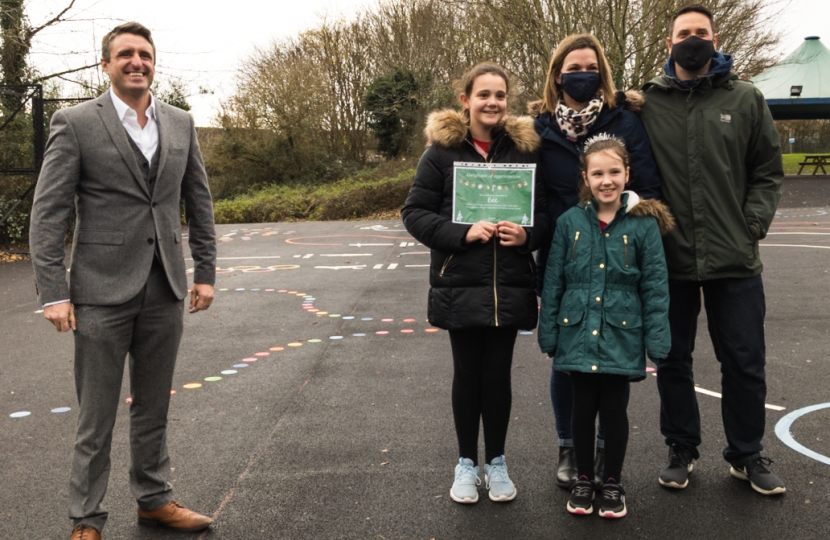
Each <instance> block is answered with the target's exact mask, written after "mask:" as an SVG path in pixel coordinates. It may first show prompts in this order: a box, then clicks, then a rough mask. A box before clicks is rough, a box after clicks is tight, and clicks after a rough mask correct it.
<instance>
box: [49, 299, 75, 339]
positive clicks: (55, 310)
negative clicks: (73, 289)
mask: <svg viewBox="0 0 830 540" xmlns="http://www.w3.org/2000/svg"><path fill="white" fill-rule="evenodd" d="M43 317H44V318H45V319H46V320H47V321H49V322H50V323H52V324H54V325H55V330H57V331H58V332H68V331H69V330H70V329H71V330H75V329H76V328H75V309H74V308H73V307H72V303H71V302H61V303H60V304H53V305H51V306H46V307H45V308H43Z"/></svg>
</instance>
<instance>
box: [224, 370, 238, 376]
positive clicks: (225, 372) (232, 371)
mask: <svg viewBox="0 0 830 540" xmlns="http://www.w3.org/2000/svg"><path fill="white" fill-rule="evenodd" d="M234 373H239V372H238V371H236V370H235V369H226V370H225V371H223V372H222V375H233V374H234Z"/></svg>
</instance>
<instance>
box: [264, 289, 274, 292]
mask: <svg viewBox="0 0 830 540" xmlns="http://www.w3.org/2000/svg"><path fill="white" fill-rule="evenodd" d="M265 292H274V289H265Z"/></svg>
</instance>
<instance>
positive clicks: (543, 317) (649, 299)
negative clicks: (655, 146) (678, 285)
mask: <svg viewBox="0 0 830 540" xmlns="http://www.w3.org/2000/svg"><path fill="white" fill-rule="evenodd" d="M622 203H623V205H622V207H621V208H620V210H619V211H618V212H617V214H616V216H615V217H614V220H613V221H612V222H611V223H609V224H608V226H607V227H606V228H605V230H604V231H601V230H600V224H599V218H598V217H597V213H596V211H595V209H594V207H595V204H596V203H595V202H594V201H593V200H587V201H583V202H582V203H580V204H579V205H578V206H575V207H573V208H571V209H570V210H568V211H567V212H565V213H564V214H562V217H560V218H559V219H558V220H557V222H556V232H555V233H554V236H553V245H552V246H551V251H550V256H549V257H548V261H547V268H546V269H545V285H544V287H543V289H542V307H541V309H540V311H539V330H538V334H539V346H540V347H541V349H542V352H544V353H547V354H548V355H551V356H553V357H554V361H553V368H554V369H556V370H557V371H582V372H587V373H611V374H615V375H625V376H628V377H631V378H634V379H639V378H642V377H645V368H646V358H645V349H647V350H648V354H649V356H650V357H652V358H656V359H662V358H665V357H666V356H667V355H668V354H669V349H670V348H671V333H670V332H669V318H668V313H669V283H668V274H667V272H666V260H665V258H664V256H663V244H662V242H661V240H660V233H661V232H664V233H665V232H667V231H668V230H670V229H671V227H672V217H671V214H670V213H669V211H668V209H667V208H666V206H665V205H664V204H662V203H661V202H659V201H657V200H653V199H650V200H640V199H639V197H638V196H637V194H636V193H634V192H632V191H626V192H624V193H623V195H622ZM655 218H656V220H655Z"/></svg>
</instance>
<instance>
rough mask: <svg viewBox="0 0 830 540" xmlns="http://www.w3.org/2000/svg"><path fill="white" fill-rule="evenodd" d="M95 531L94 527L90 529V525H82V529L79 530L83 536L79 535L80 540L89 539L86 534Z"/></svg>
mask: <svg viewBox="0 0 830 540" xmlns="http://www.w3.org/2000/svg"><path fill="white" fill-rule="evenodd" d="M93 529H94V527H90V526H89V525H81V528H80V529H79V531H80V532H81V534H79V535H78V540H84V539H85V538H87V536H86V533H88V532H89V531H91V530H93ZM90 534H91V533H90Z"/></svg>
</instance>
